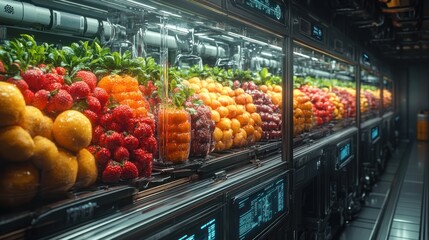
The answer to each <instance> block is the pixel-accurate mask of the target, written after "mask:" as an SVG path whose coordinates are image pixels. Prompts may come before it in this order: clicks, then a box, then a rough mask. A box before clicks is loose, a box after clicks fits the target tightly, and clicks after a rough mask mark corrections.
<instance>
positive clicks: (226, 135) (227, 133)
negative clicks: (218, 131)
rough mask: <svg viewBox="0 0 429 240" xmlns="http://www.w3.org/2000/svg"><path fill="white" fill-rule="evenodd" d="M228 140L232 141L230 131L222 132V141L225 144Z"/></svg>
mask: <svg viewBox="0 0 429 240" xmlns="http://www.w3.org/2000/svg"><path fill="white" fill-rule="evenodd" d="M230 140H232V129H229V130H225V131H223V137H222V141H223V142H224V143H225V144H226V143H227V141H230Z"/></svg>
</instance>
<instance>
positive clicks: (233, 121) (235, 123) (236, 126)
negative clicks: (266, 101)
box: [231, 118, 241, 134]
mask: <svg viewBox="0 0 429 240" xmlns="http://www.w3.org/2000/svg"><path fill="white" fill-rule="evenodd" d="M240 128H241V124H240V122H239V121H238V120H237V119H235V118H233V119H231V129H232V131H233V132H234V134H237V133H239V132H240Z"/></svg>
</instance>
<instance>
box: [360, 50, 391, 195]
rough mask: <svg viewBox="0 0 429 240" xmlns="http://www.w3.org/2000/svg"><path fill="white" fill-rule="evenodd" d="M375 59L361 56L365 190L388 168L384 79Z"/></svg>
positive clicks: (364, 54) (361, 109)
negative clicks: (383, 140) (384, 117)
mask: <svg viewBox="0 0 429 240" xmlns="http://www.w3.org/2000/svg"><path fill="white" fill-rule="evenodd" d="M374 61H375V60H374V59H372V56H370V55H369V54H368V53H367V52H364V51H363V52H361V56H360V146H361V147H360V148H359V151H360V152H359V161H360V164H359V166H360V168H361V169H360V171H359V172H360V173H361V174H360V176H361V183H362V186H363V189H364V191H368V190H370V189H371V186H372V184H374V183H375V181H376V180H377V177H378V176H379V175H380V174H381V172H382V171H383V169H384V164H385V159H384V156H383V151H382V138H383V136H382V118H381V111H382V110H381V79H380V75H379V71H378V68H377V66H376V65H375V63H374Z"/></svg>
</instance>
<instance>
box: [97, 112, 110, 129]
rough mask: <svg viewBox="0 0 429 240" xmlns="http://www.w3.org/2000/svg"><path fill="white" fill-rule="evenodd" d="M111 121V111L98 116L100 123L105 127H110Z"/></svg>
mask: <svg viewBox="0 0 429 240" xmlns="http://www.w3.org/2000/svg"><path fill="white" fill-rule="evenodd" d="M112 122H113V116H112V114H111V113H105V114H103V115H101V117H100V125H101V126H103V127H105V128H107V127H110V124H112Z"/></svg>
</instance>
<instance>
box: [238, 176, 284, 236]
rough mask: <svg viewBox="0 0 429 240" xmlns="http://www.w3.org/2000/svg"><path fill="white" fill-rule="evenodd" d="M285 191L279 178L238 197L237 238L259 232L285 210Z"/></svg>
mask: <svg viewBox="0 0 429 240" xmlns="http://www.w3.org/2000/svg"><path fill="white" fill-rule="evenodd" d="M285 193H286V190H285V181H284V179H280V180H277V181H275V182H271V183H269V184H268V185H267V186H265V187H264V188H263V189H260V190H259V191H257V192H254V193H252V194H250V195H249V196H246V197H243V198H238V199H237V200H236V204H237V206H236V208H237V210H238V216H237V217H238V231H239V238H240V239H245V238H248V237H250V236H251V235H252V234H255V233H259V232H261V230H262V229H264V228H265V227H266V226H267V225H269V224H270V223H271V222H272V221H274V220H275V219H276V218H277V217H279V216H280V215H281V214H282V213H283V212H284V211H285V205H284V203H285Z"/></svg>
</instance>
